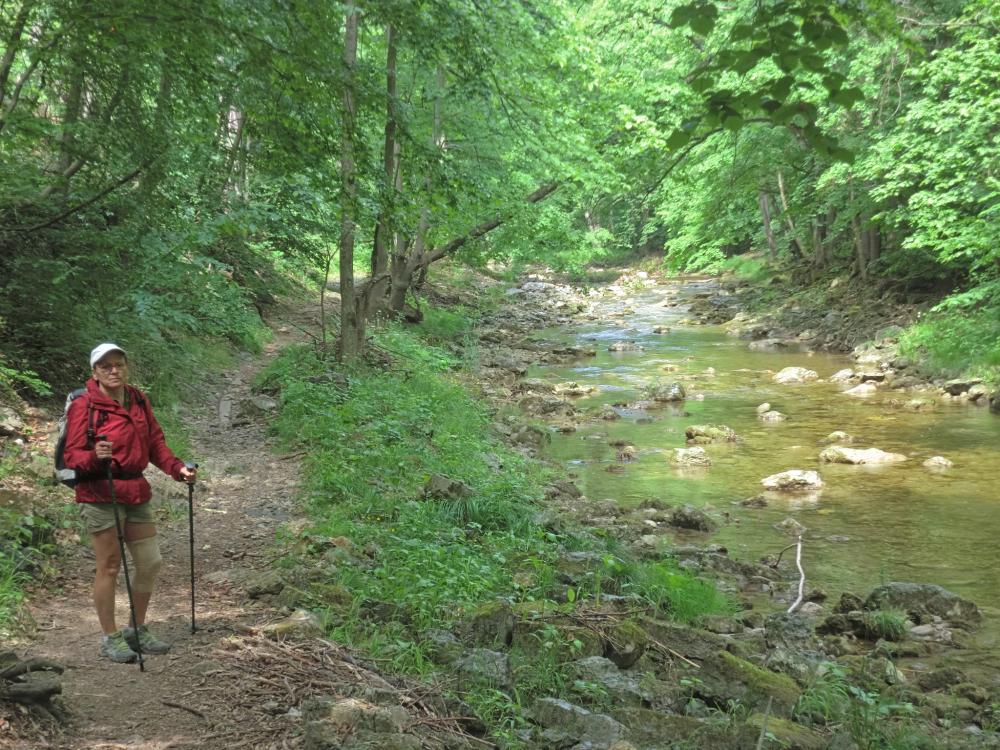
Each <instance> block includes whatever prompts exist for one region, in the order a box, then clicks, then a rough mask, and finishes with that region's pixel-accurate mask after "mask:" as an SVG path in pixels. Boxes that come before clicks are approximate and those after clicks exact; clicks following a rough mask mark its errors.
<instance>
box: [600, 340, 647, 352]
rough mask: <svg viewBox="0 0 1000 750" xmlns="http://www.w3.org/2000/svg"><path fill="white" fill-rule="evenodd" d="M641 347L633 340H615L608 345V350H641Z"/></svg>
mask: <svg viewBox="0 0 1000 750" xmlns="http://www.w3.org/2000/svg"><path fill="white" fill-rule="evenodd" d="M642 350H643V349H642V347H641V346H639V344H637V343H635V342H634V341H616V342H614V343H613V344H611V346H609V347H608V351H609V352H641V351H642Z"/></svg>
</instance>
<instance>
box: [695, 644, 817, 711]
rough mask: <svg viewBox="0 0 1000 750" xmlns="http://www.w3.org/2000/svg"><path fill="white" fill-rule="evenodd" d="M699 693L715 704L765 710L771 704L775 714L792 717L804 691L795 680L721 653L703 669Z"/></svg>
mask: <svg viewBox="0 0 1000 750" xmlns="http://www.w3.org/2000/svg"><path fill="white" fill-rule="evenodd" d="M700 677H701V679H702V681H703V683H702V685H701V686H700V689H699V692H703V693H704V697H705V698H707V699H708V700H711V701H713V702H716V703H719V704H722V705H726V704H728V703H730V702H733V703H740V704H742V705H745V706H749V707H751V708H755V709H758V710H763V709H764V707H765V706H766V705H767V703H768V699H770V700H771V712H772V713H774V714H777V715H779V716H788V715H789V714H790V713H791V710H792V708H793V707H794V706H795V704H796V702H797V701H798V700H799V696H800V695H801V694H802V691H801V690H800V689H799V686H798V685H796V684H795V681H794V680H792V678H790V677H787V676H785V675H783V674H778V673H776V672H772V671H770V670H768V669H764V668H762V667H758V666H756V665H755V664H751V663H750V662H748V661H746V660H745V659H741V658H739V657H738V656H733V655H732V654H730V653H727V652H726V651H719V652H717V653H715V654H714V655H712V656H710V657H709V658H708V659H707V660H706V661H705V663H704V664H703V665H702V671H701V675H700Z"/></svg>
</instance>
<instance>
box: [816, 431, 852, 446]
mask: <svg viewBox="0 0 1000 750" xmlns="http://www.w3.org/2000/svg"><path fill="white" fill-rule="evenodd" d="M823 442H824V443H853V442H854V437H853V436H852V435H848V434H847V433H846V432H844V431H843V430H834V431H833V432H831V433H830V434H829V435H827V436H826V437H825V438H823Z"/></svg>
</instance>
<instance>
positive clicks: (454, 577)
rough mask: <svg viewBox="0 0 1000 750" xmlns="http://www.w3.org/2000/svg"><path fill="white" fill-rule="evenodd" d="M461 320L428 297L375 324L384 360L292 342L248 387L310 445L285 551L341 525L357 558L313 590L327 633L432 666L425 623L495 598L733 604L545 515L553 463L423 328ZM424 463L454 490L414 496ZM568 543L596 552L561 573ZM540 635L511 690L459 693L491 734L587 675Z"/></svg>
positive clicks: (392, 661)
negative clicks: (528, 453) (420, 310)
mask: <svg viewBox="0 0 1000 750" xmlns="http://www.w3.org/2000/svg"><path fill="white" fill-rule="evenodd" d="M460 320H465V321H467V320H468V316H467V315H466V314H465V313H464V312H460V313H455V312H447V311H446V312H441V311H434V310H433V309H432V310H431V311H429V315H428V319H427V321H425V323H424V324H423V325H422V326H421V327H420V328H419V329H418V330H416V331H414V330H411V329H403V328H400V327H397V326H389V327H385V328H382V329H381V330H380V331H379V332H378V333H377V335H376V339H375V341H376V344H377V347H378V350H379V351H380V360H381V361H380V362H379V363H378V364H374V365H367V366H359V367H357V368H353V369H342V368H337V367H335V366H334V365H333V364H332V363H331V362H329V361H328V360H326V359H325V358H323V357H321V356H318V355H317V353H316V352H315V350H313V349H312V348H308V347H299V348H294V349H290V350H287V351H285V352H284V353H283V354H282V355H281V356H280V357H279V358H278V360H277V361H276V362H275V363H274V364H273V365H272V366H271V367H270V368H269V369H268V370H267V371H266V372H264V373H263V374H262V376H261V378H260V381H259V383H258V387H260V388H262V389H265V390H272V391H276V392H280V394H281V396H280V397H281V403H282V408H281V416H280V418H279V419H278V421H277V424H276V425H275V430H276V431H277V434H278V435H279V437H280V439H281V441H282V442H283V443H285V445H286V446H287V447H289V448H292V447H297V448H304V449H306V450H307V451H308V453H307V456H306V458H305V464H306V482H305V486H304V493H305V498H306V501H307V505H308V509H309V512H310V514H311V517H312V520H313V526H312V528H311V529H310V530H309V532H308V534H307V535H306V537H305V539H306V540H307V541H306V542H305V543H304V544H302V543H299V544H298V545H297V548H298V550H299V553H300V558H299V559H298V560H297V564H301V565H307V566H308V565H312V566H316V565H319V564H321V563H322V561H323V560H324V559H326V560H329V559H330V555H329V554H327V557H326V558H323V552H322V549H323V545H322V544H319V540H328V539H331V538H339V537H343V538H346V539H348V540H350V546H351V548H352V549H355V550H364V551H365V555H366V557H367V558H368V563H367V564H364V565H357V564H350V563H346V562H344V564H336V562H335V563H334V568H335V570H334V571H333V572H331V574H330V575H331V578H332V580H330V581H329V582H327V583H326V584H323V585H320V586H318V587H315V588H314V589H313V591H314V595H315V601H314V606H317V607H319V608H320V609H321V610H325V611H326V613H327V618H328V624H329V628H330V631H331V634H332V636H333V637H334V638H336V639H337V640H338V641H341V642H345V643H348V644H351V645H352V646H355V647H358V648H361V649H362V650H364V651H365V652H367V653H368V654H370V655H371V656H372V657H373V658H375V659H377V660H379V662H380V663H382V664H387V665H388V666H389V667H390V668H391V669H394V670H400V671H405V672H411V673H418V674H421V673H425V672H429V671H431V670H433V669H436V667H434V665H433V659H432V654H431V653H430V650H431V649H433V648H434V644H433V640H432V639H427V638H424V637H423V636H424V634H425V633H426V631H428V630H429V629H441V628H444V629H452V628H455V627H456V626H458V625H459V623H461V622H462V621H463V619H466V618H468V617H470V616H471V615H472V614H473V613H474V612H476V611H477V610H478V609H479V608H481V607H483V606H487V607H488V606H489V605H490V603H493V602H497V601H503V602H508V603H510V604H512V605H514V606H515V607H523V608H526V609H527V610H529V611H538V610H539V609H541V610H544V611H549V612H552V613H556V612H560V611H562V612H569V611H572V610H573V609H574V608H576V607H580V606H585V605H586V604H588V603H589V604H593V603H594V602H595V600H599V599H600V597H601V596H602V595H605V594H619V595H621V594H624V595H631V596H634V597H636V600H637V601H639V602H645V603H646V604H647V605H648V606H649V607H650V608H651V609H653V610H656V611H658V612H660V613H661V614H663V615H665V616H670V617H673V618H674V619H679V620H683V621H690V620H692V619H694V618H695V617H697V616H698V615H701V614H705V613H714V612H726V611H731V608H732V604H731V603H730V601H729V600H728V599H727V598H725V597H724V596H722V595H721V594H719V593H718V592H717V591H716V589H715V588H714V586H712V585H711V584H708V583H706V582H703V581H701V580H698V579H695V578H693V577H691V576H689V575H687V574H685V573H682V572H681V571H679V570H678V569H677V568H676V566H674V565H673V564H672V563H671V562H669V561H668V562H662V563H653V562H639V561H636V560H634V559H632V558H631V557H629V556H628V555H627V554H626V553H624V552H623V551H622V550H621V549H619V548H618V545H617V544H616V543H615V542H614V541H613V540H610V539H604V538H600V537H596V536H592V535H590V534H587V533H584V532H582V531H574V530H572V529H565V528H563V524H561V523H553V522H552V517H551V514H546V513H545V509H544V508H543V506H542V505H541V504H540V501H541V500H542V498H543V496H544V493H545V485H546V482H547V481H548V480H550V479H552V477H550V476H549V474H548V471H547V470H546V469H545V468H544V466H543V465H541V464H539V463H537V462H535V461H532V460H529V459H526V458H525V457H524V456H522V455H521V454H519V453H517V452H515V451H513V450H511V449H510V448H508V447H506V446H505V445H504V444H503V443H502V442H501V441H500V440H499V439H498V437H497V436H496V434H495V430H494V428H493V426H492V423H491V416H490V413H489V410H488V408H487V407H486V406H485V405H484V403H483V401H482V400H481V399H478V398H476V397H475V396H474V395H473V394H472V393H471V392H470V391H469V390H467V389H466V388H465V387H463V385H462V384H461V383H460V381H459V378H458V377H457V372H456V371H458V370H460V369H461V367H462V359H461V357H462V356H468V353H467V350H462V351H465V352H466V354H465V355H456V354H453V353H451V352H450V351H449V350H447V349H445V348H442V347H439V346H435V345H433V344H430V343H428V339H434V340H435V341H437V342H439V343H440V344H447V341H446V338H447V336H448V335H450V336H452V337H459V338H461V337H464V335H465V334H466V333H467V324H459V322H458V321H460ZM452 343H453V344H454V343H455V341H454V340H453V341H452ZM452 348H454V349H456V350H458V347H452ZM436 474H441V475H445V476H447V477H449V478H450V479H453V480H458V481H461V482H463V483H464V484H465V485H466V487H467V488H468V489H467V490H466V492H465V493H464V495H460V496H458V497H454V498H451V499H441V498H437V497H433V496H425V493H424V491H423V488H424V486H425V484H426V483H427V481H428V479H429V478H430V477H431V476H432V475H436ZM309 540H314V541H313V542H311V541H309ZM314 542H315V543H314ZM572 551H590V552H595V553H598V554H599V556H600V561H601V562H600V564H599V565H597V566H596V567H595V568H593V569H591V570H590V571H589V572H588V573H587V574H586V576H585V578H584V582H583V583H577V584H575V585H567V583H566V579H565V578H564V577H562V576H561V573H560V561H561V560H562V559H563V558H564V557H565V556H566V554H567V553H568V552H572ZM333 559H334V560H336V559H337V556H336V555H333ZM329 584H335V586H334V588H333V590H331V588H330V585H329ZM539 638H540V650H539V651H537V652H533V653H531V654H524V653H517V651H516V650H515V653H514V654H512V659H513V664H514V669H515V674H516V675H517V680H516V682H517V689H516V690H515V691H514V692H513V694H508V693H506V692H503V691H498V690H490V689H483V690H479V691H473V692H472V693H471V695H470V694H466V695H465V696H464V697H465V698H466V699H467V700H469V701H470V702H471V703H472V704H473V707H474V708H475V710H476V711H477V713H478V714H479V715H480V716H481V717H482V718H484V720H486V721H487V722H489V723H490V726H491V729H492V730H493V731H495V732H497V733H499V734H509V733H510V732H513V731H514V730H515V729H516V728H517V726H518V724H519V721H523V719H520V718H519V717H520V713H519V711H518V710H517V709H518V707H519V706H524V705H526V704H527V703H528V702H530V700H532V699H533V698H534V697H537V696H538V695H550V694H553V693H555V694H569V693H572V692H573V690H574V689H578V690H583V691H586V690H587V686H581V685H576V687H574V681H573V680H572V679H570V676H569V673H568V666H569V661H570V657H571V656H572V654H573V653H574V651H575V650H578V649H579V647H580V644H579V642H577V643H574V641H573V639H572V638H569V639H567V638H566V637H565V636H560V634H559V633H558V632H557V631H555V630H553V631H552V632H551V633H549V635H548V637H545V636H544V634H542V635H540V636H539ZM578 697H580V698H586V696H585V695H584V696H578Z"/></svg>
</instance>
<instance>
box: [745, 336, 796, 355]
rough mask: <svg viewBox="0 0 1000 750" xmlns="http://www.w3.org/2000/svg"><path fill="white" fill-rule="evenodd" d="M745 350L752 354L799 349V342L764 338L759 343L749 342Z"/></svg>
mask: <svg viewBox="0 0 1000 750" xmlns="http://www.w3.org/2000/svg"><path fill="white" fill-rule="evenodd" d="M747 348H748V349H749V350H750V351H752V352H777V351H783V350H786V349H797V348H799V342H798V341H796V340H795V339H779V338H766V339H760V340H759V341H751V342H750V344H749V345H748V346H747Z"/></svg>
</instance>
